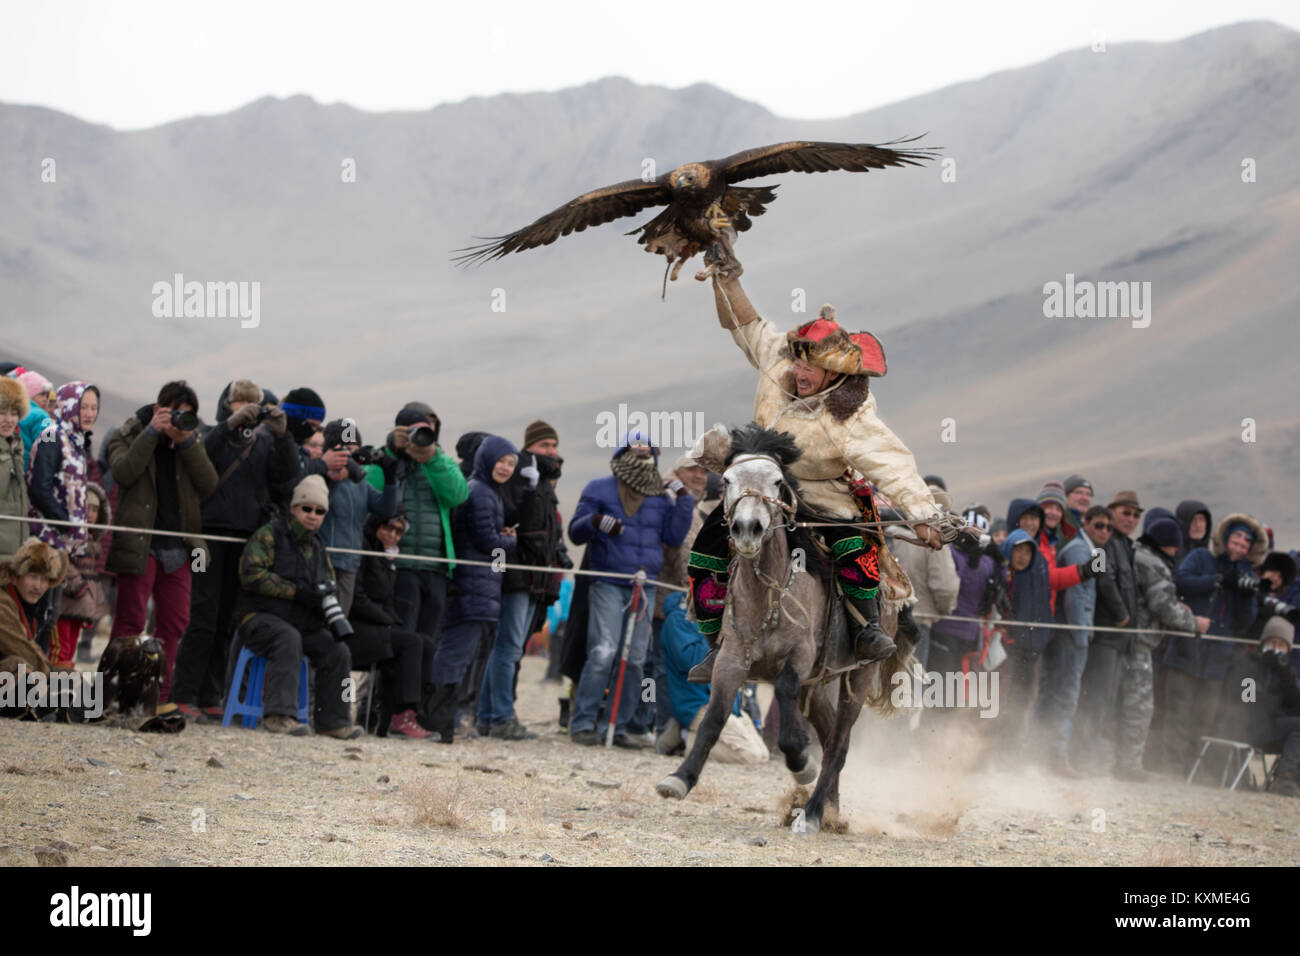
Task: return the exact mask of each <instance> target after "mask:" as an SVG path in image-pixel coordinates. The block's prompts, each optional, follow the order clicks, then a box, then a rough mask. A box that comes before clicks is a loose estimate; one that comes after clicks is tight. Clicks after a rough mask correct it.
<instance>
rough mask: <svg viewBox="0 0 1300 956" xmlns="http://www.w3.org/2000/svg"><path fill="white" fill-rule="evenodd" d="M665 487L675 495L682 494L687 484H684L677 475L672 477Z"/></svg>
mask: <svg viewBox="0 0 1300 956" xmlns="http://www.w3.org/2000/svg"><path fill="white" fill-rule="evenodd" d="M665 487H666V488H667V489H668V490H669V491H671V492H672V493H673V494H675V495H680V494H681V493H682V492H683V491H685V490H686V485H684V484H682V480H681V479H680V478H676V477H674V478H670V479H669V480H668V484H667V485H666V486H665Z"/></svg>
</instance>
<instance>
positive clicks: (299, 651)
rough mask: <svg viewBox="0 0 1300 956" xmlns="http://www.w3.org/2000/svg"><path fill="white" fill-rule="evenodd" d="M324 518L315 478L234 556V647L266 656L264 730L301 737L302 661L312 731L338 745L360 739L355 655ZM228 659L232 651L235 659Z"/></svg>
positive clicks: (322, 492)
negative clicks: (350, 683) (311, 692)
mask: <svg viewBox="0 0 1300 956" xmlns="http://www.w3.org/2000/svg"><path fill="white" fill-rule="evenodd" d="M328 513H329V491H328V490H327V489H326V487H325V479H323V478H321V477H320V475H308V476H307V477H306V478H304V479H303V480H302V481H300V482H298V485H297V487H295V488H294V490H293V498H292V500H291V501H290V504H289V514H288V515H287V516H283V515H278V516H276V517H275V518H272V519H271V521H270V523H268V524H264V525H262V527H260V528H258V529H257V531H256V532H254V533H253V537H252V538H250V539H249V541H248V544H246V545H244V550H243V554H242V555H241V556H240V559H239V582H240V584H241V585H242V587H243V590H242V591H241V593H240V595H239V609H238V612H237V613H238V618H239V630H238V632H237V634H236V638H235V645H236V646H235V647H232V648H231V650H232V652H234V651H236V650H237V648H238V646H239V645H242V646H244V647H247V648H248V649H249V650H250V651H252V652H253V653H254V654H257V655H259V656H261V657H265V658H266V660H267V664H266V685H265V686H266V696H265V701H264V710H263V713H264V716H263V718H262V727H263V729H264V730H268V731H270V732H271V733H276V734H292V735H293V736H304V735H306V734H308V733H309V732H310V731H309V729H308V728H307V726H306V725H304V724H301V723H299V722H298V719H297V713H298V694H299V686H298V676H299V667H300V664H301V661H302V656H303V655H304V654H306V655H307V659H308V660H310V661H311V663H312V666H313V667H314V668H315V670H316V713H315V722H316V732H317V733H318V734H323V735H324V736H326V737H336V738H338V739H339V740H353V739H355V738H356V737H360V736H361V733H362V731H361V728H360V727H356V726H354V725H353V724H352V723H351V716H350V714H349V711H350V709H351V708H350V707H349V706H348V701H347V700H346V699H345V685H344V682H345V681H346V680H347V679H348V672H349V670H351V667H352V655H351V653H350V652H349V651H348V646H347V644H345V643H344V639H345V638H348V637H351V636H352V633H353V632H352V627H351V625H349V624H348V621H347V618H346V617H345V616H344V614H343V610H342V608H340V607H339V603H338V598H337V597H336V596H335V595H336V593H337V591H338V584H337V583H336V582H335V580H334V569H333V568H332V567H331V566H330V559H329V555H328V554H327V553H326V552H325V545H324V544H323V543H322V542H321V540H320V538H319V537H318V536H317V534H316V532H317V531H318V530H319V529H320V526H321V523H322V522H323V521H324V520H325V515H326V514H328ZM232 656H233V654H232Z"/></svg>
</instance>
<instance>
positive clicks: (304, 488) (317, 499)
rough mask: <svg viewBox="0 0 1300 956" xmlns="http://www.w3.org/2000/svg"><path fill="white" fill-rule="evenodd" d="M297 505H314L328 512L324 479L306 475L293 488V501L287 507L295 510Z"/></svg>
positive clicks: (328, 500) (328, 497) (328, 495)
mask: <svg viewBox="0 0 1300 956" xmlns="http://www.w3.org/2000/svg"><path fill="white" fill-rule="evenodd" d="M299 505H315V506H316V507H318V508H324V509H326V510H327V511H328V510H329V506H330V493H329V489H328V488H327V487H326V486H325V479H324V478H322V477H321V476H320V475H308V476H307V477H306V478H304V479H303V480H302V481H300V482H298V484H296V485H295V486H294V489H293V500H292V501H290V502H289V507H290V508H296V507H298V506H299Z"/></svg>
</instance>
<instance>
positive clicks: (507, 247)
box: [455, 179, 673, 265]
mask: <svg viewBox="0 0 1300 956" xmlns="http://www.w3.org/2000/svg"><path fill="white" fill-rule="evenodd" d="M672 198H673V196H672V193H671V192H670V191H669V189H668V187H667V186H665V185H664V184H663V183H661V182H660V181H659V180H654V179H652V180H650V181H649V182H646V181H645V180H642V179H629V180H627V181H626V182H621V183H616V184H615V185H613V186H605V187H603V188H601V189H593V190H592V191H591V192H589V193H583V194H582V195H581V196H579V197H578V198H577V199H574V200H571V201H569V202H567V203H565V204H564V205H563V206H561V207H560V208H559V209H556V210H555V211H554V212H549V213H547V214H546V215H545V216H542V218H540V219H538V220H537V221H536V222H534V223H533V224H532V225H529V226H524V228H522V229H516V230H515V231H514V232H512V233H510V234H509V235H505V236H490V237H487V238H488V241H487V242H485V243H483V244H482V245H478V246H470V247H468V248H466V249H457V250H456V251H457V252H462V253H464V255H461V256H457V257H456V259H455V261H456V262H460V263H462V264H466V265H468V264H469V263H472V262H487V261H489V260H491V259H500V258H501V257H502V256H504V255H507V254H508V253H511V252H522V251H523V250H524V249H535V248H536V247H537V246H547V245H550V244H551V243H552V242H554V241H555V240H556V239H558V238H560V236H567V235H568V234H569V233H571V232H582V230H584V229H586V228H587V227H588V226H599V225H601V224H603V223H606V222H610V221H612V220H614V219H620V218H622V217H623V216H632V215H635V214H636V213H638V212H640V211H641V210H642V209H645V208H646V207H648V206H662V205H664V204H666V203H669V202H671V201H672Z"/></svg>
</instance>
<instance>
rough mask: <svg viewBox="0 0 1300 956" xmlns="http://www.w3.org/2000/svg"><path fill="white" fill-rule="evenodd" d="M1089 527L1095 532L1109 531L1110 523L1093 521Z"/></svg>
mask: <svg viewBox="0 0 1300 956" xmlns="http://www.w3.org/2000/svg"><path fill="white" fill-rule="evenodd" d="M1090 527H1092V528H1094V529H1095V530H1097V531H1109V530H1110V529H1111V525H1110V522H1108V521H1094V522H1093V523H1092V524H1091V525H1090Z"/></svg>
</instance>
